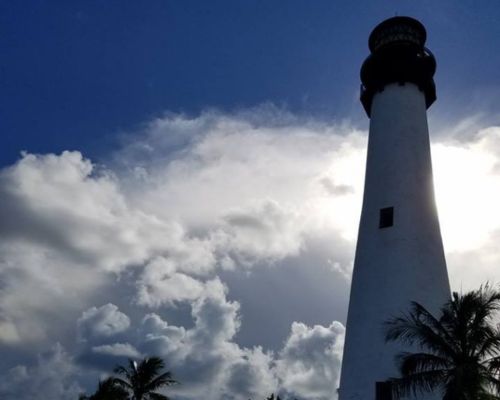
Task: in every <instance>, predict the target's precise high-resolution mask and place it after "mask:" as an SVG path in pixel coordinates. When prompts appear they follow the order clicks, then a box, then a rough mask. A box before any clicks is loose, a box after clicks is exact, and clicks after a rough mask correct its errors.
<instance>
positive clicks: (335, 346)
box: [277, 322, 345, 399]
mask: <svg viewBox="0 0 500 400" xmlns="http://www.w3.org/2000/svg"><path fill="white" fill-rule="evenodd" d="M344 334H345V329H344V326H343V325H342V324H340V323H339V322H333V323H332V324H331V325H330V326H328V327H324V326H321V325H315V326H313V327H308V326H306V325H305V324H303V323H300V322H294V323H293V324H292V330H291V334H290V336H289V337H288V339H287V341H286V343H285V346H284V347H283V350H282V351H281V352H280V357H279V360H278V367H277V368H278V375H279V376H280V377H281V380H282V386H283V388H284V391H285V392H286V393H289V394H291V395H294V396H299V397H304V398H308V399H330V398H332V397H333V395H334V394H335V393H336V390H337V388H338V383H339V378H340V366H341V361H342V350H343V345H344Z"/></svg>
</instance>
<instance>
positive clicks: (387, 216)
mask: <svg viewBox="0 0 500 400" xmlns="http://www.w3.org/2000/svg"><path fill="white" fill-rule="evenodd" d="M392 225H394V207H386V208H381V209H380V220H379V223H378V227H379V228H388V227H390V226H392Z"/></svg>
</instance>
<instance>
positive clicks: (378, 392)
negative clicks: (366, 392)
mask: <svg viewBox="0 0 500 400" xmlns="http://www.w3.org/2000/svg"><path fill="white" fill-rule="evenodd" d="M375 400H392V383H391V382H390V381H385V382H375Z"/></svg>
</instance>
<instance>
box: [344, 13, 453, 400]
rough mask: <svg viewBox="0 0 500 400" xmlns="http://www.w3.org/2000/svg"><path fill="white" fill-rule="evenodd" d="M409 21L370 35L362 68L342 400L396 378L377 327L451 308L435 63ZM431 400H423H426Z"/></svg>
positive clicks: (382, 397) (366, 397)
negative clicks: (362, 136) (362, 124)
mask: <svg viewBox="0 0 500 400" xmlns="http://www.w3.org/2000/svg"><path fill="white" fill-rule="evenodd" d="M425 41H426V31H425V28H424V26H423V25H422V24H421V23H420V22H419V21H417V20H415V19H413V18H409V17H394V18H390V19H388V20H385V21H383V22H382V23H380V24H379V25H378V26H376V27H375V29H374V30H373V32H372V33H371V35H370V38H369V41H368V45H369V49H370V55H369V56H368V58H367V59H366V60H365V62H364V63H363V66H362V67H361V82H362V84H361V103H362V104H363V107H364V109H365V111H366V114H367V115H368V117H369V118H370V129H369V137H368V152H367V161H366V175H365V187H364V196H363V207H362V212H361V219H360V225H359V233H358V242H357V246H356V255H355V260H354V269H353V276H352V283H351V293H350V298H349V310H348V316H347V326H346V341H345V346H344V356H343V361H342V372H341V379H340V386H339V399H340V400H387V399H390V398H391V393H390V392H391V390H390V387H388V384H387V383H385V382H386V381H387V380H388V378H390V377H397V376H398V375H399V374H398V370H397V365H396V363H395V355H396V354H398V353H399V352H401V351H404V350H411V349H407V348H406V349H405V348H404V347H402V345H400V344H395V343H386V342H385V340H384V326H383V324H384V322H385V321H387V320H388V319H389V318H391V317H394V316H397V315H400V314H401V313H402V312H404V311H407V310H408V309H409V305H410V302H411V301H417V302H419V303H421V304H422V305H423V306H424V307H426V308H427V309H428V310H430V311H431V312H438V311H439V309H440V307H441V306H442V305H443V304H444V303H445V302H446V301H448V300H449V299H450V297H451V296H450V287H449V282H448V274H447V271H446V261H445V257H444V251H443V244H442V240H441V233H440V228H439V220H438V215H437V210H436V205H435V200H434V187H433V179H432V165H431V154H430V142H429V132H428V126H427V109H428V108H429V107H430V106H431V105H432V103H433V102H434V101H435V100H436V88H435V84H434V79H433V76H434V72H435V70H436V61H435V58H434V56H433V55H432V53H431V52H430V51H429V50H428V49H427V48H426V47H425ZM427 398H429V397H427Z"/></svg>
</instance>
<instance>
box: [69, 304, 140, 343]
mask: <svg viewBox="0 0 500 400" xmlns="http://www.w3.org/2000/svg"><path fill="white" fill-rule="evenodd" d="M77 326H78V335H79V337H80V338H81V339H82V340H86V339H88V338H90V339H92V338H99V337H109V336H113V335H116V334H117V333H120V332H123V331H125V330H127V329H128V327H129V326H130V318H129V317H128V316H127V315H125V314H124V313H122V312H120V311H119V310H118V307H117V306H115V305H114V304H111V303H108V304H105V305H103V306H101V307H99V308H97V307H91V308H89V309H88V310H86V311H84V312H83V313H82V316H81V317H80V318H78V320H77Z"/></svg>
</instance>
